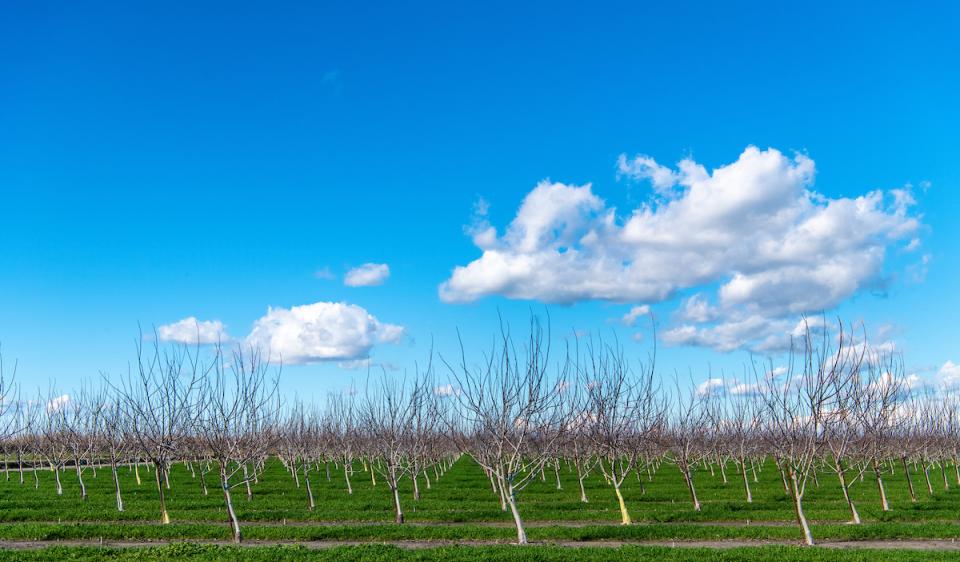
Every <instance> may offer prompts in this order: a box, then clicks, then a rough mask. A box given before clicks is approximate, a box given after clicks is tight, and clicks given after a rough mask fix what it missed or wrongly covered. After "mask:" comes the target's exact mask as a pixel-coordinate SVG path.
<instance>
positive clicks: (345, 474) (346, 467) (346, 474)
mask: <svg viewBox="0 0 960 562" xmlns="http://www.w3.org/2000/svg"><path fill="white" fill-rule="evenodd" d="M343 477H344V479H346V481H347V493H348V494H350V495H351V496H352V495H353V486H351V485H350V465H349V463H346V462H344V463H343Z"/></svg>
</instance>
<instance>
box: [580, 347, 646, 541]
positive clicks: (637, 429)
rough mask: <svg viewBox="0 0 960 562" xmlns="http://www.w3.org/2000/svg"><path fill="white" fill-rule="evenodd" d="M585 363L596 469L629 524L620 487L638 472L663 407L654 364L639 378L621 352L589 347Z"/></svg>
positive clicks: (583, 371)
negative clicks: (645, 443) (640, 444)
mask: <svg viewBox="0 0 960 562" xmlns="http://www.w3.org/2000/svg"><path fill="white" fill-rule="evenodd" d="M584 363H585V364H584V365H583V366H582V367H581V368H580V369H578V371H580V378H583V379H584V380H587V381H589V382H588V383H587V393H588V402H587V416H588V422H587V423H588V427H589V428H590V429H589V431H588V434H589V435H590V436H591V438H592V440H593V444H594V450H595V454H596V456H597V459H598V466H599V467H600V470H601V471H602V472H603V475H604V477H605V478H606V481H607V482H609V483H610V485H611V486H612V487H613V492H614V494H615V495H616V497H617V504H618V506H619V507H620V522H621V524H622V525H630V524H631V523H632V520H631V518H630V513H629V512H628V511H627V506H626V503H625V502H624V499H623V493H622V492H621V488H622V486H623V481H624V480H625V479H626V478H627V476H628V475H629V474H630V472H631V471H632V470H634V469H635V468H636V464H637V458H638V454H639V450H640V448H639V447H638V446H637V443H638V442H639V441H642V440H645V439H648V438H649V437H650V435H651V433H652V432H653V431H654V429H655V428H656V427H657V426H658V425H659V423H660V421H661V416H662V412H663V408H662V405H661V404H660V403H658V401H657V400H656V398H655V393H656V389H655V387H654V382H653V372H654V370H653V364H654V361H653V359H652V356H651V360H650V362H649V364H648V365H646V366H644V365H641V374H640V376H635V375H634V374H633V373H632V372H631V369H630V367H629V364H628V362H627V360H626V359H625V358H624V356H623V350H622V349H621V348H620V347H619V346H616V347H610V346H604V345H603V343H602V342H601V344H600V350H599V351H597V350H595V349H593V347H592V345H591V346H588V351H587V357H586V361H585V362H584Z"/></svg>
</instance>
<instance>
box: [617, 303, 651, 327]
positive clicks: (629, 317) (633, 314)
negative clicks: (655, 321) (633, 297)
mask: <svg viewBox="0 0 960 562" xmlns="http://www.w3.org/2000/svg"><path fill="white" fill-rule="evenodd" d="M647 314H650V307H649V306H648V305H645V304H641V305H640V306H635V307H633V308H631V309H630V312H628V313H626V314H624V315H623V318H621V319H620V322H621V323H622V324H623V325H624V326H630V327H631V328H632V327H633V326H636V325H637V320H638V319H639V318H640V317H641V316H645V315H647Z"/></svg>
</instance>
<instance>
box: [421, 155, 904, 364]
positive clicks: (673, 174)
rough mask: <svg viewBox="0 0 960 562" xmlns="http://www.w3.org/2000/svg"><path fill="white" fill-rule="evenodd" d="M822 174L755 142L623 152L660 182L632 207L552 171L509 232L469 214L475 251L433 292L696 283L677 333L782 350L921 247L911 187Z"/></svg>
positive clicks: (646, 292)
mask: <svg viewBox="0 0 960 562" xmlns="http://www.w3.org/2000/svg"><path fill="white" fill-rule="evenodd" d="M815 172H816V169H815V165H814V161H813V160H812V159H810V158H809V157H807V156H805V155H802V154H798V155H794V156H788V155H785V154H783V153H781V152H780V151H778V150H776V149H772V148H771V149H767V150H761V149H759V148H756V147H753V146H751V147H747V149H746V150H744V151H743V153H742V154H740V156H739V157H738V158H737V159H736V161H734V162H732V163H730V164H727V165H724V166H720V167H719V168H716V169H713V170H709V171H708V170H707V169H706V168H705V167H704V166H702V165H701V164H698V163H697V162H695V161H693V160H692V159H685V160H683V161H681V162H680V163H679V164H678V165H677V167H676V169H670V168H667V167H665V166H662V165H660V164H658V163H657V162H656V161H654V160H653V159H652V158H650V157H647V156H638V157H636V158H633V159H628V158H627V157H623V158H621V160H620V162H619V173H620V175H622V176H628V177H631V178H633V179H638V180H649V181H651V182H652V183H653V186H654V188H655V189H656V191H657V196H656V197H654V198H651V199H650V200H649V201H648V202H646V203H645V204H642V205H640V206H639V207H637V208H635V209H632V210H630V211H629V212H628V213H626V214H625V215H624V214H622V213H618V212H617V209H615V208H613V207H611V206H609V205H607V204H606V202H605V201H603V200H602V199H601V198H600V197H598V196H597V195H596V194H595V193H594V192H593V189H592V186H591V185H590V184H586V185H582V186H576V185H567V184H563V183H555V182H549V181H544V182H541V183H539V184H538V185H537V186H536V187H535V188H534V189H533V190H532V191H531V192H530V193H529V194H527V196H526V197H525V198H524V200H523V202H522V203H521V205H520V208H519V209H518V211H517V214H516V216H515V217H514V219H513V220H512V221H511V222H510V224H509V225H508V226H507V227H506V229H505V230H504V231H503V234H502V235H497V231H496V230H495V229H494V227H492V226H490V225H488V224H487V223H486V222H485V221H486V219H485V217H484V219H483V221H481V222H480V223H478V224H475V225H474V228H473V230H472V232H473V233H474V242H475V244H476V245H477V247H478V249H479V250H480V251H481V255H480V256H479V257H478V258H477V259H475V260H473V261H472V262H470V263H468V264H466V265H462V266H458V267H456V268H454V270H453V272H452V273H451V275H450V277H449V279H447V280H446V281H445V282H444V283H442V284H441V285H440V287H439V295H440V298H441V299H442V300H444V301H446V302H470V301H475V300H477V299H480V298H483V297H485V296H488V295H502V296H505V297H508V298H513V299H531V300H539V301H543V302H550V303H573V302H578V301H584V300H603V301H611V302H630V301H633V302H646V303H656V302H661V301H663V300H666V299H669V298H671V297H673V296H674V295H675V294H676V293H677V292H678V291H680V290H683V289H689V288H698V289H700V291H701V292H700V293H698V294H697V295H695V296H694V297H691V299H690V300H688V301H687V303H686V304H685V306H684V309H683V310H682V311H681V314H678V315H677V317H678V319H679V321H680V324H678V325H675V326H673V327H672V328H671V329H670V330H669V331H667V333H666V334H665V338H666V339H667V340H668V341H669V342H670V343H674V344H690V345H703V346H709V347H713V348H715V349H719V350H732V349H737V348H741V347H750V348H753V349H782V348H783V346H784V341H785V340H788V339H789V333H790V331H791V328H793V326H794V324H795V323H796V320H797V318H798V317H799V316H800V315H802V314H805V313H817V312H819V311H823V310H830V309H832V308H834V307H835V306H837V305H838V304H839V303H841V302H842V301H844V300H845V299H847V298H849V297H851V296H853V295H854V294H856V293H857V292H859V291H861V290H864V289H867V288H869V287H872V286H875V285H876V283H877V280H878V278H879V276H880V274H881V269H882V265H883V264H884V260H885V255H886V253H887V249H888V247H891V246H893V245H895V244H899V245H902V246H910V245H913V243H912V240H914V239H915V238H916V231H917V230H918V228H919V226H920V224H919V219H918V218H917V217H916V216H915V215H914V214H913V213H912V212H911V210H912V206H913V204H914V201H913V198H912V196H911V195H910V193H909V191H907V190H902V189H900V190H890V191H888V192H884V191H880V190H876V191H870V192H868V193H865V194H863V195H860V196H856V197H840V198H829V197H826V196H824V195H822V194H819V193H817V192H815V191H814V190H813V181H814V176H815ZM477 232H483V233H484V235H483V236H482V237H481V238H482V240H480V239H478V237H477V236H476V233H477Z"/></svg>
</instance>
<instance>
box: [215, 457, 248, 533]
mask: <svg viewBox="0 0 960 562" xmlns="http://www.w3.org/2000/svg"><path fill="white" fill-rule="evenodd" d="M220 485H221V487H222V488H223V501H224V502H225V503H226V504H227V517H229V518H230V530H231V531H233V542H235V543H237V544H240V542H241V541H243V533H242V532H241V531H240V521H239V520H238V519H237V512H236V511H234V509H233V494H231V493H230V483H229V482H227V472H226V468H225V467H224V466H223V464H222V463H221V464H220Z"/></svg>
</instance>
